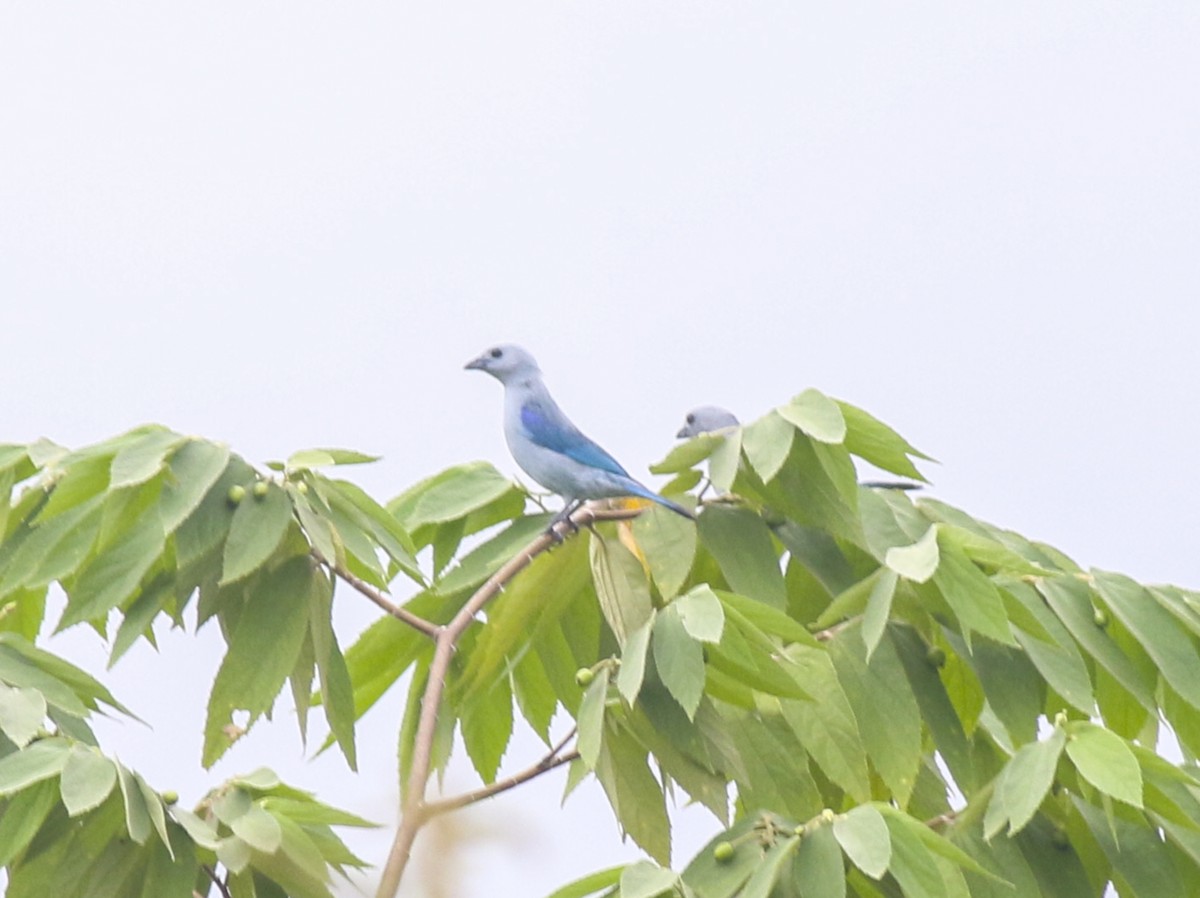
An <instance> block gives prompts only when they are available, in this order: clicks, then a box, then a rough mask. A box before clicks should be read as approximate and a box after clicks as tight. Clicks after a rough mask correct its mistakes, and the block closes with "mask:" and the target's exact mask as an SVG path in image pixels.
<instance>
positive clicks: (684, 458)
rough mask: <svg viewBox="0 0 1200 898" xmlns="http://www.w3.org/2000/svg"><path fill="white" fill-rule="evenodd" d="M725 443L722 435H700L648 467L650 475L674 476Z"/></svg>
mask: <svg viewBox="0 0 1200 898" xmlns="http://www.w3.org/2000/svg"><path fill="white" fill-rule="evenodd" d="M724 442H725V434H723V433H702V434H700V436H698V437H693V438H692V439H690V440H688V441H687V442H685V443H680V444H679V445H678V446H676V447H675V448H674V449H672V450H671V451H670V452H668V453H667V457H666V458H664V459H663V460H662V461H660V462H658V463H657V464H653V465H651V466H650V473H651V474H676V473H678V472H679V471H686V470H687V469H688V468H692V467H695V466H696V465H698V464H700V462H702V461H704V459H706V458H708V457H709V456H710V455H712V454H713V450H715V449H716V448H717V447H718V446H720V445H722V444H723V443H724Z"/></svg>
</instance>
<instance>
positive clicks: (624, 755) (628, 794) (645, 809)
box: [596, 678, 671, 864]
mask: <svg viewBox="0 0 1200 898" xmlns="http://www.w3.org/2000/svg"><path fill="white" fill-rule="evenodd" d="M597 679H598V678H597ZM596 778H597V779H598V780H600V785H601V786H602V787H603V788H604V791H605V793H606V794H607V795H608V800H609V803H610V804H611V805H612V807H613V811H615V812H616V815H617V819H618V820H619V821H620V823H621V827H622V828H623V829H624V830H625V832H626V833H627V834H628V835H629V836H630V837H631V838H632V839H633V840H634V842H636V843H637V844H638V845H639V846H640V847H641V848H642V850H643V851H645V852H646V853H647V854H648V855H650V857H652V858H653V859H654V860H656V861H658V862H659V863H660V864H669V863H670V861H671V825H670V821H669V820H668V819H667V808H666V803H665V802H664V799H663V791H662V786H661V785H660V784H659V782H658V780H656V779H655V778H654V774H653V773H651V772H650V767H649V765H648V764H647V763H646V750H645V749H644V748H643V747H642V746H641V745H640V744H638V743H637V741H636V740H635V739H634V738H633V737H632V736H631V735H630V734H629V733H628V732H626V731H623V730H619V729H617V728H616V727H615V726H613V725H611V724H610V722H607V721H606V723H605V734H604V743H603V745H602V746H601V750H600V757H599V759H598V760H597V763H596Z"/></svg>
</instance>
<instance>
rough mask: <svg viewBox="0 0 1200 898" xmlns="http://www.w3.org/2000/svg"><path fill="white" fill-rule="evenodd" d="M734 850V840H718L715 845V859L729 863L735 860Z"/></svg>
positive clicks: (720, 862)
mask: <svg viewBox="0 0 1200 898" xmlns="http://www.w3.org/2000/svg"><path fill="white" fill-rule="evenodd" d="M733 852H734V848H733V843H732V842H718V843H717V844H716V845H715V846H713V860H715V861H716V862H717V863H718V864H725V863H728V862H729V861H731V860H733Z"/></svg>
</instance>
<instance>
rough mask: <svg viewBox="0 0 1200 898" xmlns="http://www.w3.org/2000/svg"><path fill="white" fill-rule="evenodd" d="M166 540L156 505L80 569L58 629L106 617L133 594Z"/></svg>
mask: <svg viewBox="0 0 1200 898" xmlns="http://www.w3.org/2000/svg"><path fill="white" fill-rule="evenodd" d="M165 541H166V537H165V535H164V534H163V529H162V521H161V520H160V519H159V517H158V513H157V510H156V509H153V508H152V509H150V510H149V511H147V512H146V513H145V514H143V515H142V516H141V517H140V518H139V519H138V521H137V523H136V524H134V525H133V527H132V528H131V529H130V530H129V531H128V532H126V533H125V534H124V535H122V536H121V538H120V539H119V541H118V542H116V543H115V544H113V545H112V546H110V547H108V548H107V549H106V550H104V551H101V552H100V553H99V554H97V555H95V556H94V557H93V558H92V560H91V561H89V562H88V563H87V564H86V566H85V567H84V568H83V570H82V571H81V572H80V573H79V577H78V579H77V580H76V581H75V582H74V584H73V585H71V586H70V588H69V589H68V600H67V609H66V611H64V612H63V616H62V620H61V621H60V622H59V624H58V629H59V630H62V629H64V628H66V627H69V626H71V625H72V624H77V623H79V622H80V621H85V620H96V619H98V618H101V617H104V616H105V615H107V614H108V612H109V611H110V610H111V609H113V608H115V607H116V606H117V605H119V604H121V603H122V602H123V601H125V600H126V599H128V598H129V597H130V596H131V595H133V593H134V591H135V590H136V589H137V587H138V584H139V583H141V581H142V578H143V577H144V576H145V575H146V572H147V571H149V570H150V567H151V565H153V564H154V562H155V561H157V560H158V558H159V556H160V555H162V552H163V547H164V543H165Z"/></svg>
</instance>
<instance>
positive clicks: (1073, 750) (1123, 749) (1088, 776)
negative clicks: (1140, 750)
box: [1067, 721, 1142, 808]
mask: <svg viewBox="0 0 1200 898" xmlns="http://www.w3.org/2000/svg"><path fill="white" fill-rule="evenodd" d="M1067 734H1068V735H1067V757H1069V758H1070V759H1071V763H1073V764H1074V765H1075V769H1076V770H1078V771H1079V775H1080V776H1082V777H1083V778H1084V779H1085V780H1087V781H1088V782H1089V783H1091V784H1092V785H1093V786H1095V787H1096V788H1097V789H1099V790H1100V791H1101V792H1103V793H1105V794H1106V795H1111V796H1112V797H1113V798H1117V799H1120V800H1121V801H1124V802H1126V803H1128V804H1131V805H1133V806H1134V807H1136V808H1140V807H1141V806H1142V768H1141V767H1140V766H1139V765H1138V762H1137V758H1136V757H1135V756H1134V754H1133V751H1132V750H1131V749H1130V748H1129V745H1128V744H1127V743H1126V742H1125V740H1124V739H1122V738H1121V737H1120V736H1118V735H1117V734H1116V733H1113V732H1110V731H1109V730H1106V729H1105V728H1104V727H1100V726H1096V725H1095V724H1092V723H1087V722H1084V721H1074V722H1072V723H1070V724H1068V729H1067Z"/></svg>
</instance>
